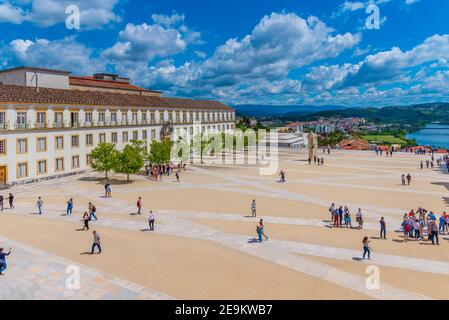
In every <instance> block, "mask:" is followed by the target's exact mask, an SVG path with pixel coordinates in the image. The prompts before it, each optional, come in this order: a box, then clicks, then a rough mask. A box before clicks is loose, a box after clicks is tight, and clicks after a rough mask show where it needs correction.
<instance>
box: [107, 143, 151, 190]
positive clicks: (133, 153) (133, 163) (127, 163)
mask: <svg viewBox="0 0 449 320" xmlns="http://www.w3.org/2000/svg"><path fill="white" fill-rule="evenodd" d="M116 159H117V160H116V161H115V165H114V171H115V172H118V173H124V174H126V181H127V182H129V181H130V180H129V175H130V174H135V173H137V172H139V170H140V169H142V167H143V166H144V164H145V160H144V156H143V153H142V150H141V149H140V148H139V147H137V146H135V145H133V144H128V145H126V146H125V147H124V148H123V150H122V151H121V152H118V153H117V157H116Z"/></svg>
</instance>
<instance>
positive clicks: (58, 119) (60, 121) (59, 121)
mask: <svg viewBox="0 0 449 320" xmlns="http://www.w3.org/2000/svg"><path fill="white" fill-rule="evenodd" d="M63 119H64V115H63V113H62V112H55V124H54V126H55V127H56V128H62V125H63Z"/></svg>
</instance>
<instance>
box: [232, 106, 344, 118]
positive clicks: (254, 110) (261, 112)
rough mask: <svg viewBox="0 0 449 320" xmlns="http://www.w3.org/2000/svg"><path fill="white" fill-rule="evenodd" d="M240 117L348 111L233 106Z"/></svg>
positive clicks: (322, 108) (316, 108) (306, 107)
mask: <svg viewBox="0 0 449 320" xmlns="http://www.w3.org/2000/svg"><path fill="white" fill-rule="evenodd" d="M233 107H234V108H235V109H236V111H237V115H238V116H241V117H243V116H246V117H256V118H260V117H273V116H289V115H307V114H311V113H316V112H321V111H334V110H343V109H346V108H345V107H343V106H333V105H328V106H313V105H250V104H246V105H236V106H233Z"/></svg>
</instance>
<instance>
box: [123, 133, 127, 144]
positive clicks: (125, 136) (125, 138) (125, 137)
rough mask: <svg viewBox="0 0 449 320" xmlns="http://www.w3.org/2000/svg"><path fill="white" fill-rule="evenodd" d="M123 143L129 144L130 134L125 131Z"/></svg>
mask: <svg viewBox="0 0 449 320" xmlns="http://www.w3.org/2000/svg"><path fill="white" fill-rule="evenodd" d="M122 140H123V143H127V142H128V132H127V131H124V132H123V139H122Z"/></svg>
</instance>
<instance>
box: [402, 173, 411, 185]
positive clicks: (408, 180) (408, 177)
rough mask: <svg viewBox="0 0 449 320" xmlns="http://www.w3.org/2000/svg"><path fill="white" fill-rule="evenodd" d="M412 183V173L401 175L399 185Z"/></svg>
mask: <svg viewBox="0 0 449 320" xmlns="http://www.w3.org/2000/svg"><path fill="white" fill-rule="evenodd" d="M411 183H412V175H411V174H410V173H409V174H407V175H405V174H403V175H402V176H401V185H402V186H409V185H410V184H411Z"/></svg>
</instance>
